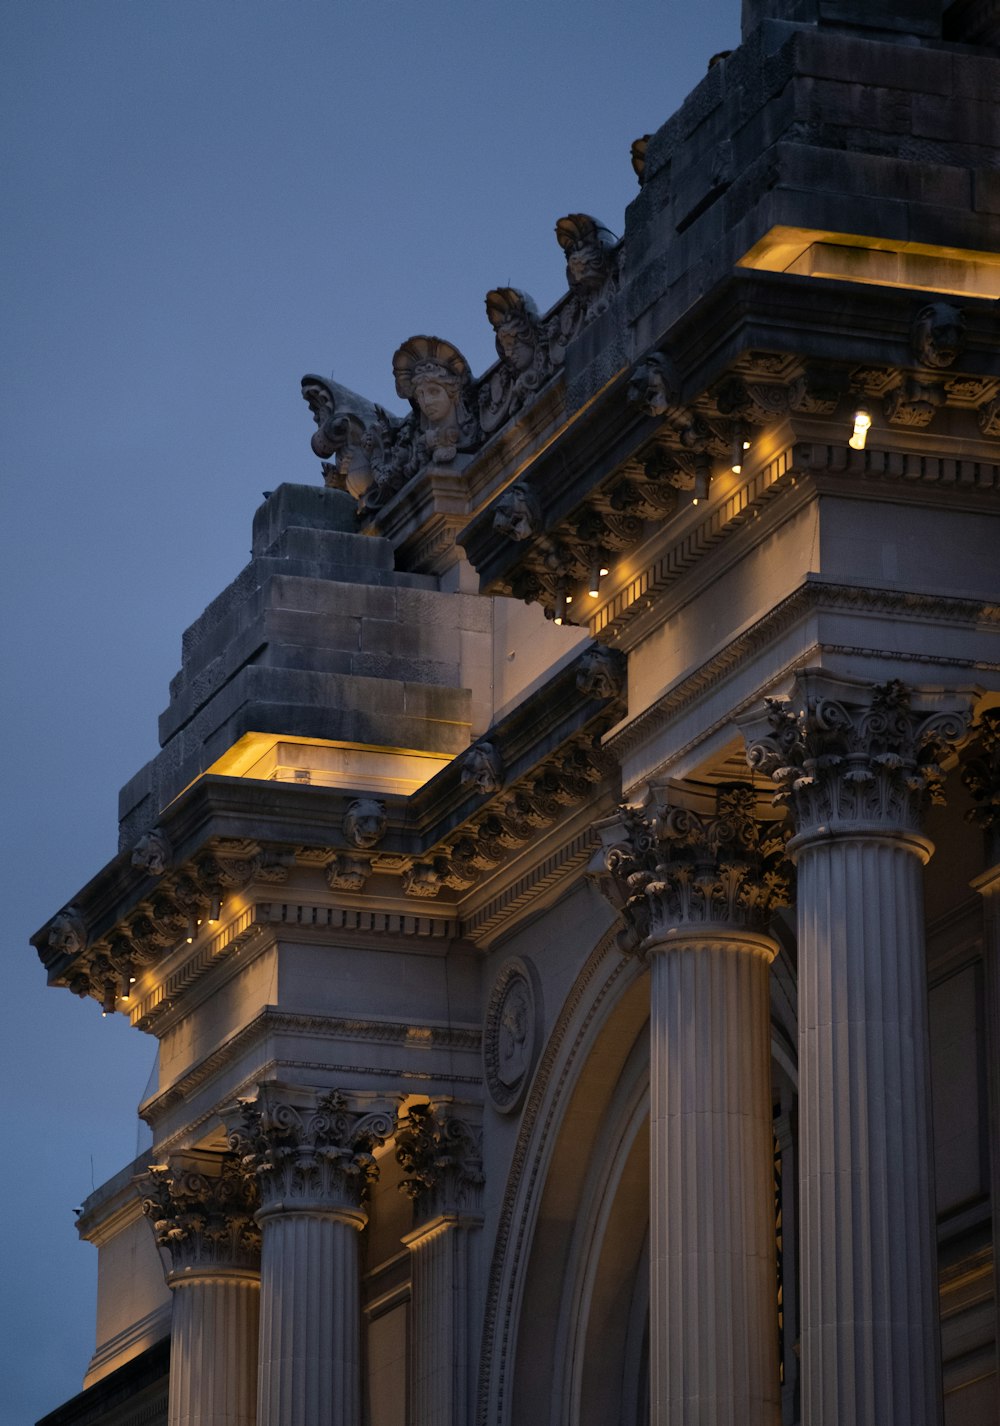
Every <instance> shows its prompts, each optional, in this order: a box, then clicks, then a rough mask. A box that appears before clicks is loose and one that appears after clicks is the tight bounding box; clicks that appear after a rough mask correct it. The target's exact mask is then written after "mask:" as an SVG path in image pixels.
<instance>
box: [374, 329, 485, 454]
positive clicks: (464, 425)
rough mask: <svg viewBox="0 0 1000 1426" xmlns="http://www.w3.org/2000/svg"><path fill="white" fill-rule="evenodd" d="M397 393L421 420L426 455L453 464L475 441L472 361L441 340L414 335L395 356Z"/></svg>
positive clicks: (394, 371) (393, 359)
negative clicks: (470, 367) (462, 451)
mask: <svg viewBox="0 0 1000 1426" xmlns="http://www.w3.org/2000/svg"><path fill="white" fill-rule="evenodd" d="M392 373H393V376H394V377H395V378H396V391H397V393H398V395H400V396H402V397H404V398H405V399H406V400H407V401H409V403H410V405H411V406H412V407H413V410H414V412H415V413H416V414H417V416H418V417H419V421H420V431H421V436H422V439H423V444H424V447H425V449H426V452H427V457H428V459H430V460H433V461H434V462H435V464H438V465H448V464H449V463H450V462H451V461H453V460H454V459H455V456H456V455H457V454H458V452H459V451H460V450H470V449H471V448H472V447H473V446H474V445H475V443H476V438H477V435H478V426H477V422H476V418H475V415H474V413H473V407H472V401H471V387H472V373H471V371H470V370H469V363H468V362H467V361H466V360H465V357H464V356H463V355H462V353H461V352H460V351H459V350H458V348H457V347H453V346H452V344H451V342H446V341H443V340H442V339H441V338H440V337H410V339H409V341H406V342H404V343H403V345H402V346H401V347H400V348H399V349H398V350H397V351H396V353H395V355H394V356H393V358H392Z"/></svg>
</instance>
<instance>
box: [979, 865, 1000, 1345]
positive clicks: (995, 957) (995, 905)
mask: <svg viewBox="0 0 1000 1426" xmlns="http://www.w3.org/2000/svg"><path fill="white" fill-rule="evenodd" d="M972 884H973V886H974V887H975V889H976V890H977V891H978V892H979V893H980V894H981V895H982V897H983V920H984V925H983V989H984V997H983V999H984V1008H985V1015H984V1021H985V1025H984V1029H985V1040H986V1063H987V1066H988V1067H989V1068H988V1072H987V1096H988V1103H989V1116H990V1204H991V1206H992V1212H993V1321H994V1337H995V1352H996V1357H997V1366H998V1369H1000V864H998V865H995V866H993V867H991V868H990V870H989V871H987V872H985V873H984V874H983V875H982V876H981V877H977V879H976V880H975V881H974V882H973V883H972Z"/></svg>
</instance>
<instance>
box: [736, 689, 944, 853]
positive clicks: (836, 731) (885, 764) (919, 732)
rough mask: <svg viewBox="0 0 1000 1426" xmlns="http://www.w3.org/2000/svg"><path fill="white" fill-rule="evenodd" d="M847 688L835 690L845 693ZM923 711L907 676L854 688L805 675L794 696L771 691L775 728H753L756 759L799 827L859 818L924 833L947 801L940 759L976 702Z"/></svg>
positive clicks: (851, 824) (846, 823)
mask: <svg viewBox="0 0 1000 1426" xmlns="http://www.w3.org/2000/svg"><path fill="white" fill-rule="evenodd" d="M838 692H839V693H841V696H839V697H838V696H834V694H835V693H838ZM956 704H957V705H958V706H955V707H953V708H946V709H939V710H936V711H931V712H919V711H917V710H915V709H914V708H912V707H911V694H910V690H909V689H908V688H907V687H906V685H905V684H903V683H901V682H900V681H899V680H898V679H891V680H890V681H889V682H888V683H883V684H876V685H873V686H871V687H870V688H867V689H865V688H863V687H859V688H858V689H857V690H856V691H855V690H850V691H849V692H848V693H847V694H843V693H842V691H841V690H840V689H839V688H838V687H837V685H835V684H831V688H830V695H829V696H827V690H826V689H825V688H824V685H823V683H822V682H821V681H820V680H819V679H810V677H809V675H804V676H803V675H800V677H799V680H798V687H797V688H796V691H795V693H794V695H793V696H792V698H791V699H787V700H783V699H776V698H768V699H766V700H765V705H766V709H767V715H766V716H767V724H768V728H767V731H766V732H764V734H763V736H760V735H757V736H754V735H753V732H752V731H751V730H750V729H749V728H748V729H747V732H748V748H747V760H748V762H749V763H750V766H751V767H752V768H755V769H757V770H759V771H761V772H763V773H765V774H767V775H768V776H769V777H770V778H771V780H772V781H773V782H774V784H775V793H774V803H775V805H776V806H779V807H787V808H788V809H789V811H790V812H791V814H792V817H793V818H794V821H795V826H796V831H797V832H798V833H800V834H801V833H804V832H810V831H815V830H817V829H819V828H827V829H829V830H830V831H837V830H838V829H842V828H856V827H857V826H858V825H859V824H860V825H862V826H868V827H871V828H872V829H873V830H879V829H885V830H896V829H900V830H904V831H912V832H917V831H918V830H919V827H920V821H921V817H922V815H923V812H924V810H925V808H926V806H927V804H928V803H943V801H944V796H943V793H942V782H943V774H942V771H941V767H940V760H941V759H942V758H943V757H944V755H945V754H946V752H947V751H948V750H949V749H950V748H951V747H952V746H953V745H954V744H956V743H958V742H960V741H961V739H962V738H963V737H964V735H965V731H966V728H967V726H968V721H969V720H968V709H967V707H966V706H965V705H964V704H962V703H960V701H959V700H956Z"/></svg>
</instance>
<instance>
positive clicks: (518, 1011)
mask: <svg viewBox="0 0 1000 1426" xmlns="http://www.w3.org/2000/svg"><path fill="white" fill-rule="evenodd" d="M538 1040H539V1036H538V1000H537V997H536V994H535V986H534V976H533V975H532V973H531V971H530V969H529V967H528V964H527V962H525V961H522V960H519V959H514V960H509V961H507V962H506V964H505V965H503V966H502V967H501V969H500V972H499V974H498V975H497V978H496V980H495V981H494V982H493V989H492V990H491V991H490V998H489V1004H488V1005H487V1009H486V1020H485V1024H484V1027H483V1069H484V1072H485V1076H486V1088H487V1091H488V1092H489V1096H490V1099H491V1100H492V1102H493V1106H494V1108H496V1109H498V1110H499V1111H500V1113H501V1114H510V1113H512V1112H513V1111H514V1110H515V1109H516V1108H517V1107H518V1105H519V1104H520V1103H521V1100H522V1099H523V1098H524V1094H525V1091H526V1090H527V1088H528V1081H529V1079H530V1078H531V1072H532V1070H533V1069H534V1065H535V1060H536V1058H537V1055H538Z"/></svg>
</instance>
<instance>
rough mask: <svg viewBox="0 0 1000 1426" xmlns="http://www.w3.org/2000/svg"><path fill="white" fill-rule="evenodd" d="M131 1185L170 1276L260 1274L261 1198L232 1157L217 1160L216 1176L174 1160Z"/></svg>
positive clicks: (248, 1175) (202, 1166)
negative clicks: (213, 1271)
mask: <svg viewBox="0 0 1000 1426" xmlns="http://www.w3.org/2000/svg"><path fill="white" fill-rule="evenodd" d="M200 1158H201V1159H204V1155H202V1156H200ZM135 1183H136V1187H137V1189H138V1191H139V1193H140V1195H141V1198H142V1211H143V1213H144V1214H145V1215H146V1217H147V1218H148V1219H149V1220H150V1222H151V1224H152V1226H153V1232H154V1234H155V1235H156V1242H157V1246H158V1247H161V1248H166V1249H167V1250H168V1252H169V1253H170V1258H171V1263H172V1266H173V1270H174V1271H176V1272H180V1271H183V1270H185V1269H186V1270H190V1269H193V1268H201V1269H205V1268H243V1269H246V1270H249V1271H256V1270H257V1269H258V1268H259V1265H260V1238H261V1235H260V1229H259V1228H258V1226H257V1224H256V1221H255V1219H254V1215H255V1213H256V1211H257V1209H258V1207H259V1204H260V1197H259V1194H258V1191H257V1184H256V1180H255V1179H254V1177H253V1175H252V1174H249V1173H247V1172H246V1171H245V1169H244V1168H243V1167H242V1166H241V1165H240V1164H239V1163H238V1161H237V1160H236V1159H235V1158H234V1157H232V1156H230V1155H228V1154H227V1155H220V1156H219V1157H218V1163H217V1167H215V1168H214V1171H212V1172H207V1171H206V1170H205V1167H204V1165H202V1164H198V1165H197V1166H191V1165H190V1164H185V1161H184V1156H178V1157H177V1158H175V1159H173V1160H171V1161H168V1162H167V1163H165V1164H154V1165H152V1166H151V1167H150V1168H149V1169H148V1170H147V1172H146V1173H145V1174H143V1175H141V1176H140V1177H139V1178H137V1179H136V1180H135Z"/></svg>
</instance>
